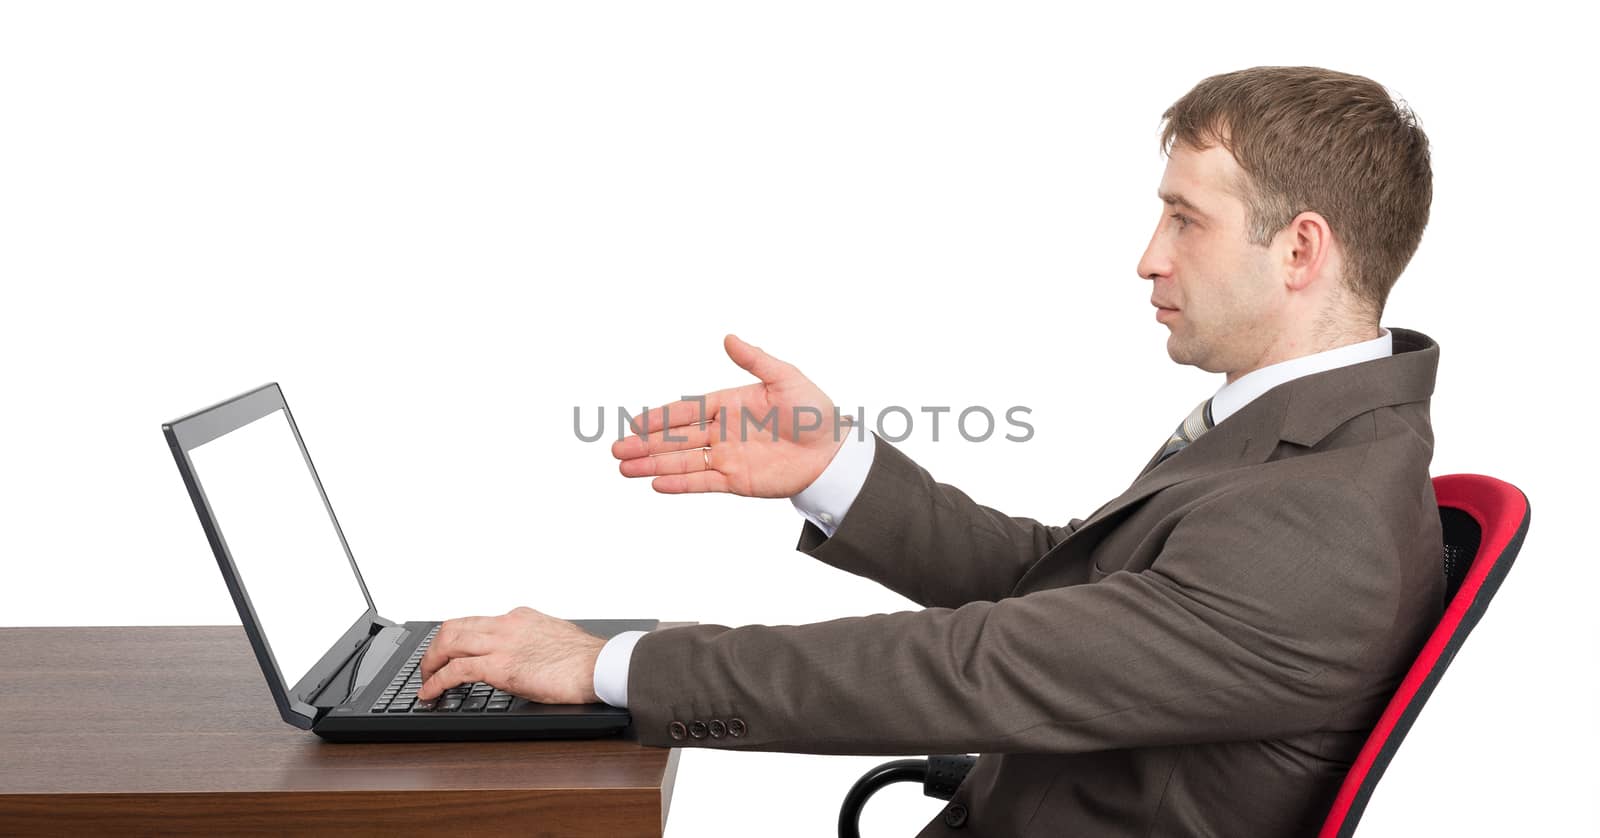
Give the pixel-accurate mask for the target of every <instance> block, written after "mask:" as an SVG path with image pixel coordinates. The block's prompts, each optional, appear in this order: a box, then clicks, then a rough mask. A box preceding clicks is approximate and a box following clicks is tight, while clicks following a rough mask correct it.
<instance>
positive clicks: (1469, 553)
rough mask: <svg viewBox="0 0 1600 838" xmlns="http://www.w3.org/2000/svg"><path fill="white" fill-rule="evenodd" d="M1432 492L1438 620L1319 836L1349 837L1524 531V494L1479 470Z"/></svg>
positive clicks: (1444, 481)
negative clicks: (1440, 587)
mask: <svg viewBox="0 0 1600 838" xmlns="http://www.w3.org/2000/svg"><path fill="white" fill-rule="evenodd" d="M1433 493H1434V496H1435V497H1436V499H1437V500H1438V503H1439V522H1440V524H1442V525H1443V527H1444V574H1445V602H1446V606H1445V611H1444V618H1443V619H1441V620H1440V621H1439V625H1438V626H1437V627H1436V628H1434V630H1433V634H1431V635H1429V637H1428V642H1427V643H1426V644H1425V645H1424V646H1423V647H1422V653H1421V654H1419V655H1418V656H1417V659H1416V661H1415V662H1414V663H1412V664H1411V669H1410V670H1409V671H1407V672H1406V677H1405V680H1403V681H1401V682H1400V688H1399V690H1397V691H1396V692H1395V694H1394V697H1393V698H1391V699H1390V700H1389V705H1388V706H1387V707H1385V708H1384V711H1383V715H1382V716H1380V717H1379V718H1378V724H1377V726H1376V727H1374V728H1373V729H1372V733H1371V734H1370V735H1369V736H1368V737H1367V741H1366V744H1365V745H1363V746H1362V748H1361V753H1360V754H1359V755H1358V756H1357V757H1356V760H1355V763H1354V764H1352V765H1351V766H1350V771H1349V772H1348V773H1347V774H1345V778H1344V783H1343V785H1341V786H1340V787H1339V793H1338V795H1337V796H1336V797H1335V798H1334V801H1333V808H1332V810H1330V811H1329V812H1328V818H1327V820H1326V821H1324V822H1323V824H1322V831H1321V832H1319V833H1318V838H1348V836H1350V835H1352V834H1354V833H1355V829H1356V822H1357V821H1359V820H1360V819H1361V813H1362V811H1363V810H1365V809H1366V806H1367V801H1368V800H1369V799H1371V797H1372V790H1373V789H1374V788H1375V787H1376V786H1377V785H1378V780H1379V778H1381V777H1382V776H1383V772H1384V769H1386V768H1388V767H1389V761H1390V760H1391V759H1393V758H1394V753H1395V751H1396V750H1398V749H1399V747H1400V740H1402V739H1404V738H1405V735H1406V732H1407V731H1409V730H1410V729H1411V723H1412V722H1414V721H1416V718H1417V714H1418V713H1419V712H1421V711H1422V705H1423V704H1424V703H1425V702H1426V701H1427V700H1428V696H1429V695H1431V694H1432V693H1433V688H1434V687H1435V686H1437V685H1438V683H1439V678H1440V677H1441V676H1443V675H1444V670H1445V667H1447V666H1449V665H1450V661H1451V659H1453V658H1454V657H1455V655H1456V650H1458V649H1460V648H1461V643H1462V642H1463V641H1465V640H1466V639H1467V634H1468V633H1469V632H1471V631H1472V627H1473V626H1475V625H1477V624H1478V619H1479V618H1481V617H1482V616H1483V612H1484V610H1485V609H1487V608H1488V607H1489V600H1490V599H1491V598H1492V597H1493V596H1494V594H1495V591H1497V590H1499V588H1500V581H1501V580H1502V579H1504V578H1505V575H1506V571H1508V570H1510V569H1511V563H1512V561H1513V560H1515V559H1516V557H1517V551H1518V550H1519V549H1521V548H1522V539H1523V537H1524V536H1526V535H1527V533H1528V520H1529V518H1530V513H1531V510H1530V508H1529V506H1528V497H1527V495H1524V494H1523V493H1522V490H1520V489H1518V488H1517V487H1516V486H1513V485H1511V484H1510V483H1507V482H1505V481H1503V480H1497V479H1495V478H1493V477H1489V476H1487V475H1483V474H1446V475H1441V476H1439V477H1435V478H1433Z"/></svg>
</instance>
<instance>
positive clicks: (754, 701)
mask: <svg viewBox="0 0 1600 838" xmlns="http://www.w3.org/2000/svg"><path fill="white" fill-rule="evenodd" d="M1163 119H1164V128H1163V132H1162V138H1161V147H1162V150H1163V152H1165V153H1167V154H1168V161H1167V165H1166V171H1165V173H1164V175H1163V177H1162V180H1161V183H1160V186H1159V189H1158V193H1159V196H1160V198H1161V200H1162V202H1163V207H1164V209H1163V213H1162V218H1161V220H1160V222H1159V224H1158V225H1157V227H1156V230H1155V233H1154V235H1152V237H1151V239H1150V243H1149V245H1148V247H1147V248H1146V250H1145V252H1144V255H1143V257H1142V258H1141V259H1140V261H1139V264H1138V272H1139V275H1140V276H1141V277H1142V278H1144V279H1148V280H1150V281H1151V282H1152V286H1151V303H1152V304H1153V305H1154V306H1155V307H1156V312H1155V316H1156V318H1157V319H1158V320H1159V321H1160V322H1162V323H1164V324H1165V325H1166V326H1167V327H1168V329H1169V330H1170V334H1169V337H1168V340H1167V351H1168V354H1169V355H1170V356H1171V357H1172V359H1173V360H1174V361H1176V362H1178V363H1180V364H1189V365H1193V366H1196V367H1199V368H1201V369H1203V370H1207V371H1210V372H1220V373H1225V382H1224V383H1223V385H1222V387H1221V388H1220V389H1219V390H1218V391H1217V392H1216V393H1215V395H1214V396H1213V397H1212V398H1210V399H1207V400H1206V401H1205V402H1202V403H1201V404H1200V405H1199V406H1198V407H1196V408H1195V410H1194V411H1193V412H1192V413H1191V414H1190V415H1189V417H1188V418H1187V419H1185V420H1184V422H1182V423H1181V424H1180V425H1179V427H1178V430H1177V431H1176V432H1175V433H1174V434H1173V435H1172V437H1171V438H1170V439H1169V440H1166V441H1165V442H1163V444H1162V445H1161V446H1159V447H1158V449H1157V450H1156V452H1155V454H1154V456H1152V457H1151V459H1150V462H1149V463H1148V464H1146V466H1145V469H1144V470H1143V471H1142V472H1141V473H1140V475H1139V477H1138V478H1137V479H1136V480H1135V481H1134V482H1133V484H1132V485H1131V486H1130V487H1129V488H1128V490H1127V491H1125V492H1124V493H1123V494H1122V495H1121V496H1119V497H1117V498H1115V499H1113V500H1111V501H1110V502H1108V503H1107V504H1106V505H1104V506H1102V507H1101V508H1100V509H1098V510H1096V511H1095V512H1094V513H1092V514H1091V515H1090V516H1089V517H1088V518H1086V519H1076V518H1075V519H1073V520H1071V521H1069V522H1068V523H1067V524H1066V525H1065V526H1049V525H1045V524H1042V523H1040V522H1038V521H1034V520H1031V519H1028V518H1018V517H1011V516H1007V515H1005V514H1003V513H1001V512H999V511H997V510H994V509H991V508H989V507H986V506H982V505H979V504H977V503H975V502H973V501H972V500H971V499H970V498H968V497H967V496H966V495H965V494H964V493H962V492H961V491H960V490H958V489H956V488H955V487H953V486H949V485H946V484H942V483H937V482H935V481H934V480H933V478H932V477H931V476H930V475H929V473H928V472H927V471H925V470H924V469H923V468H922V467H920V466H918V465H917V464H916V463H914V462H912V461H911V460H910V459H909V458H907V457H906V456H905V455H904V454H903V453H901V452H900V451H899V450H898V449H897V448H895V447H894V446H893V445H891V444H889V443H888V442H886V441H885V440H883V439H882V438H879V437H877V436H876V435H871V436H868V435H865V434H861V435H859V436H858V434H857V433H846V434H844V439H843V440H842V441H841V440H840V439H839V437H838V436H837V435H836V433H835V429H834V427H833V426H832V424H831V423H829V422H823V423H822V425H823V427H821V428H818V429H815V430H806V429H802V428H801V426H800V423H799V422H796V421H794V420H795V419H796V418H800V419H801V420H802V421H803V422H804V421H805V417H807V416H811V415H812V414H804V413H796V411H795V408H813V409H816V410H817V411H819V413H820V415H822V416H829V417H831V416H832V415H834V414H833V403H832V401H830V400H829V399H828V397H827V396H826V395H825V394H824V393H823V392H822V391H821V390H820V389H818V388H817V386H816V385H815V384H813V383H812V382H810V381H809V380H807V379H806V377H805V376H804V375H802V374H801V373H800V371H799V370H797V369H796V368H795V367H794V366H792V365H790V364H787V363H784V362H782V361H779V360H778V359H776V358H774V357H772V356H770V355H768V354H766V353H765V352H763V351H761V350H760V349H758V348H756V347H754V346H751V345H749V344H747V343H745V342H743V341H741V340H739V339H738V338H736V337H734V336H732V335H729V336H728V337H727V338H726V340H725V344H726V349H727V352H728V354H729V356H730V357H731V358H732V359H733V360H734V361H735V362H737V363H738V364H739V365H740V366H741V367H743V368H744V369H746V370H748V371H750V372H751V373H753V374H754V375H755V376H756V377H758V378H759V379H760V382H759V383H756V384H751V385H748V386H745V387H739V388H734V389H729V390H722V391H719V392H716V393H711V394H709V395H708V396H706V397H705V406H704V414H703V415H702V413H701V412H700V409H699V406H698V404H697V403H696V402H695V401H693V400H688V401H682V402H676V403H673V404H670V405H667V406H665V407H664V408H657V409H654V410H650V411H648V412H647V414H646V415H645V416H644V417H642V422H641V425H640V428H641V432H640V434H639V435H636V436H631V437H628V438H626V439H623V440H620V441H618V443H617V444H616V445H614V446H613V449H612V451H613V454H615V456H617V457H618V458H619V459H620V460H621V464H620V468H621V471H622V473H623V474H624V475H626V476H630V477H644V476H653V477H654V480H653V483H652V485H653V486H654V488H655V489H656V490H657V491H660V492H666V493H678V492H708V491H709V492H732V493H734V494H739V495H745V496H749V497H787V498H791V499H792V500H793V501H794V503H795V505H796V507H797V508H798V509H799V510H800V511H801V512H802V513H803V514H804V515H805V517H806V519H807V520H806V522H805V523H803V524H802V531H801V536H800V541H799V544H798V549H800V550H803V551H805V552H806V553H808V554H809V555H812V556H814V557H816V558H818V559H820V560H822V561H824V562H827V563H828V564H831V565H834V566H836V567H839V568H842V569H844V570H847V571H850V572H852V573H857V574H861V575H864V576H867V577H869V578H872V579H875V580H878V581H880V582H882V583H883V584H884V585H886V586H888V587H889V588H892V589H893V590H895V591H898V592H900V593H902V594H904V595H906V596H907V597H910V598H911V599H912V600H914V601H916V602H917V603H919V604H920V605H922V606H924V608H923V610H919V611H904V612H898V613H893V614H875V615H872V616H866V617H854V618H848V619H841V620H831V621H827V622H822V623H815V624H810V625H801V626H781V627H769V626H760V625H754V626H744V627H740V628H728V627H725V626H718V625H697V626H688V627H680V628H674V629H667V630H662V631H656V632H652V633H649V634H644V635H642V636H641V635H639V634H637V633H635V634H631V635H624V636H619V637H617V638H614V639H612V640H610V641H609V642H605V641H601V640H599V639H597V638H593V637H590V636H588V635H586V634H584V633H583V632H581V631H579V630H577V629H576V628H575V627H573V626H572V625H571V624H569V623H565V622H563V621H559V620H555V619H553V618H550V617H547V616H545V615H543V614H540V613H539V612H537V611H533V610H531V609H517V610H515V611H513V612H511V613H509V614H507V615H504V616H501V617H495V618H487V617H475V618H468V619H464V620H452V621H450V622H447V623H445V624H444V627H443V628H441V630H440V632H439V635H438V638H437V640H436V641H435V642H434V645H433V648H432V649H431V650H430V651H429V652H428V653H427V656H426V657H425V658H424V660H423V662H422V668H423V671H424V673H425V675H426V676H429V677H428V680H427V682H426V683H425V685H424V686H423V688H422V691H421V693H420V694H419V695H420V697H423V698H428V697H432V696H434V695H437V694H438V693H439V692H440V691H442V690H443V689H445V688H447V687H449V686H452V685H454V684H457V683H461V682H465V681H473V680H484V681H488V682H489V683H492V684H494V685H496V686H499V687H502V688H505V689H510V690H511V691H513V692H517V693H520V694H522V695H525V696H529V697H531V698H534V699H537V700H540V701H556V702H567V701H570V702H581V701H594V700H597V699H604V700H606V701H608V702H612V703H616V704H619V705H623V706H627V707H628V708H629V709H630V710H631V711H632V713H633V716H634V720H635V724H636V726H637V729H638V731H639V739H640V741H641V742H642V743H644V744H647V745H661V746H701V747H716V748H729V749H736V750H769V751H790V752H799V753H838V754H916V753H966V752H978V753H979V754H980V758H979V759H978V762H977V764H976V766H975V767H974V768H973V771H972V773H971V774H970V775H968V777H967V779H966V780H965V782H964V783H963V784H962V785H961V787H960V788H959V789H958V790H957V791H956V794H955V796H954V798H953V799H952V800H951V802H950V804H949V805H948V806H947V808H946V809H945V811H944V812H943V813H942V814H941V817H939V818H936V819H935V820H934V821H933V822H932V823H930V824H928V826H927V827H926V828H925V829H924V830H923V832H922V833H921V834H922V835H924V836H932V835H945V834H957V832H958V831H961V832H960V834H978V835H1007V836H1009V835H1051V836H1055V835H1093V836H1100V835H1138V836H1149V835H1247V836H1269V835H1305V834H1310V833H1312V832H1314V831H1315V829H1316V827H1317V825H1318V824H1319V823H1320V821H1321V818H1322V816H1323V815H1324V814H1325V812H1326V811H1327V808H1328V806H1329V804H1330V803H1331V801H1332V798H1333V795H1334V793H1335V790H1336V789H1337V786H1338V783H1339V781H1340V778H1341V777H1342V776H1343V774H1344V772H1345V770H1346V769H1347V767H1348V766H1349V763H1350V761H1351V760H1352V758H1353V757H1354V756H1355V754H1356V753H1357V751H1358V750H1359V748H1360V746H1361V743H1362V740H1363V739H1364V737H1365V735H1366V733H1367V731H1368V730H1369V729H1370V728H1371V726H1372V725H1373V723H1374V722H1375V721H1376V719H1377V717H1378V715H1379V713H1380V712H1381V710H1382V707H1383V705H1384V703H1385V702H1386V700H1387V698H1388V696H1389V695H1390V694H1391V693H1392V692H1393V690H1394V688H1395V686H1396V685H1397V683H1398V681H1399V678H1400V676H1401V675H1402V674H1403V672H1404V669H1405V667H1406V666H1407V664H1408V663H1409V661H1410V660H1411V659H1412V658H1413V657H1414V655H1415V653H1416V651H1417V650H1418V649H1419V648H1420V646H1421V644H1422V642H1423V640H1424V638H1425V637H1426V634H1427V632H1428V631H1429V629H1430V628H1431V626H1432V625H1433V624H1434V623H1435V622H1436V621H1437V620H1438V618H1439V616H1440V613H1441V609H1442V605H1443V602H1442V599H1443V587H1444V586H1443V578H1442V572H1441V559H1440V556H1441V551H1442V547H1443V545H1442V538H1441V532H1440V526H1439V519H1438V512H1437V507H1436V504H1435V500H1434V496H1433V489H1432V484H1431V482H1430V478H1429V474H1428V464H1429V461H1430V459H1431V456H1432V445H1433V434H1432V430H1431V426H1430V424H1429V415H1428V403H1429V398H1430V396H1431V394H1432V392H1433V382H1434V374H1435V371H1436V369H1437V364H1438V345H1437V344H1436V343H1435V342H1433V341H1432V340H1431V339H1429V338H1428V337H1427V336H1426V335H1423V334H1420V333H1418V332H1414V331H1410V330H1406V329H1400V328H1393V329H1385V328H1383V327H1381V326H1380V325H1379V317H1380V315H1381V313H1382V311H1383V307H1384V303H1385V301H1386V299H1387V296H1388V293H1389V289H1390V288H1391V287H1392V286H1393V284H1394V282H1395V281H1396V279H1397V278H1398V277H1399V275H1400V273H1401V271H1402V269H1403V268H1404V267H1405V265H1406V263H1407V262H1408V261H1409V260H1410V258H1411V255H1412V254H1413V253H1414V252H1415V250H1416V247H1417V244H1418V242H1419V241H1420V239H1421V235H1422V230H1423V227H1424V226H1425V225H1426V223H1427V217H1428V207H1429V203H1430V200H1431V180H1432V176H1431V170H1430V165H1429V155H1428V148H1427V140H1426V137H1425V136H1424V135H1423V133H1422V131H1421V129H1420V128H1419V127H1418V126H1417V124H1416V122H1415V120H1414V118H1413V117H1412V116H1411V114H1410V113H1409V111H1408V110H1407V109H1406V108H1405V106H1404V105H1401V104H1396V103H1395V102H1393V101H1392V100H1391V99H1390V97H1389V96H1388V94H1387V93H1386V92H1385V91H1384V89H1383V88H1382V87H1381V86H1379V85H1377V84H1376V83H1374V82H1372V81H1371V80H1369V79H1366V78H1362V77H1360V76H1353V75H1348V74H1343V73H1336V72H1331V71H1327V70H1322V69H1318V68H1311V67H1257V68H1253V69H1249V70H1243V71H1239V72H1235V73H1228V74H1224V75H1220V76H1214V77H1211V78H1208V79H1206V80H1204V81H1202V82H1201V83H1200V84H1199V85H1197V86H1196V87H1195V89H1194V90H1192V91H1190V92H1189V93H1188V94H1187V95H1185V96H1184V97H1183V98H1182V99H1180V100H1179V101H1178V102H1177V103H1175V104H1174V105H1173V106H1172V107H1171V108H1169V109H1168V110H1167V111H1166V113H1165V114H1164V116H1163ZM772 408H776V409H777V415H778V417H779V418H780V429H779V430H780V433H779V438H778V439H777V440H776V441H774V440H773V439H772V437H771V433H770V431H765V432H756V433H751V434H749V435H748V438H746V439H741V438H740V435H739V434H737V433H734V432H733V430H734V429H733V428H730V429H729V433H727V434H726V435H725V436H726V439H724V438H723V437H724V434H722V433H721V426H722V424H723V423H724V422H733V421H735V419H736V418H737V417H740V416H742V415H743V410H745V409H748V410H749V412H750V414H751V415H753V416H756V417H763V416H766V415H767V413H768V411H769V410H770V409H772ZM718 417H723V418H718ZM805 424H816V423H815V422H814V421H810V422H805ZM962 830H964V831H962Z"/></svg>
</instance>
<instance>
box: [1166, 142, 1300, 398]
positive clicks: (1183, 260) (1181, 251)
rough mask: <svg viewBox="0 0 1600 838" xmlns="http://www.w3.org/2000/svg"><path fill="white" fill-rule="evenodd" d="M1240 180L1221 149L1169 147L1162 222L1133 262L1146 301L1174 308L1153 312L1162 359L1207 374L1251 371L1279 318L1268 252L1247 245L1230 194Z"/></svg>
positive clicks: (1237, 204)
mask: <svg viewBox="0 0 1600 838" xmlns="http://www.w3.org/2000/svg"><path fill="white" fill-rule="evenodd" d="M1241 175H1242V171H1241V170H1240V168H1239V164H1238V163H1237V162H1236V161H1235V160H1234V159H1233V155H1232V154H1230V153H1229V152H1228V150H1227V149H1226V148H1223V147H1222V146H1221V145H1213V146H1212V147H1211V148H1208V149H1206V150H1205V151H1195V150H1194V149H1192V148H1190V147H1188V146H1186V145H1183V144H1182V143H1176V144H1174V145H1173V148H1172V154H1171V155H1170V156H1169V157H1168V158H1167V168H1166V172H1165V173H1164V174H1163V176H1162V178H1161V184H1160V188H1159V190H1158V191H1159V194H1160V195H1161V196H1163V198H1164V200H1163V201H1162V213H1161V219H1160V222H1159V223H1158V224H1157V225H1156V231H1155V234H1154V235H1152V236H1151V237H1150V244H1149V246H1148V247H1146V248H1145V251H1144V256H1143V257H1141V258H1140V259H1139V267H1138V270H1139V276H1141V277H1143V278H1145V279H1150V280H1152V282H1153V285H1152V287H1151V291H1150V298H1151V300H1152V301H1153V302H1154V303H1155V304H1156V305H1158V306H1165V307H1170V308H1173V309H1176V310H1173V311H1157V310H1156V309H1152V311H1154V312H1155V313H1156V316H1157V318H1158V319H1159V320H1160V321H1161V322H1162V323H1164V324H1165V325H1166V327H1167V328H1168V330H1169V331H1170V334H1169V335H1168V337H1167V354H1168V355H1170V356H1171V357H1172V360H1173V361H1175V362H1177V363H1180V364H1191V365H1193V366H1197V367H1199V368H1201V369H1203V370H1206V371H1208V372H1228V373H1232V372H1235V371H1241V372H1242V371H1247V370H1250V369H1254V368H1255V367H1256V366H1257V362H1258V361H1259V360H1260V359H1261V357H1262V355H1263V354H1264V353H1265V352H1266V351H1267V349H1268V347H1270V346H1272V345H1273V344H1274V343H1275V342H1276V340H1277V338H1278V334H1277V332H1278V324H1279V323H1280V322H1281V319H1282V318H1281V305H1282V300H1283V292H1284V289H1283V286H1282V283H1281V282H1280V281H1279V277H1278V275H1277V271H1274V270H1273V269H1272V262H1273V260H1272V250H1271V249H1270V248H1267V247H1258V246H1256V245H1253V244H1250V243H1249V241H1247V239H1246V236H1247V219H1246V215H1245V206H1244V202H1243V201H1241V200H1240V199H1239V198H1237V197H1235V195H1234V194H1233V192H1232V191H1230V189H1229V186H1230V184H1233V183H1235V182H1236V181H1235V179H1236V178H1238V177H1240V176H1241ZM1185 202H1186V203H1185ZM1229 380H1230V381H1231V380H1232V377H1231V376H1230V378H1229Z"/></svg>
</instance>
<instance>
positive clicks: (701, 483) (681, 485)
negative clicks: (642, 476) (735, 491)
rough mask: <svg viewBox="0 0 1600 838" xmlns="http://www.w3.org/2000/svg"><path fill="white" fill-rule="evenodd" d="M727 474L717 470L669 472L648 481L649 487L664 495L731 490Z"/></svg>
mask: <svg viewBox="0 0 1600 838" xmlns="http://www.w3.org/2000/svg"><path fill="white" fill-rule="evenodd" d="M731 485H732V484H730V483H729V482H728V477H727V475H724V474H723V473H722V472H719V471H692V472H689V473H688V474H669V475H667V476H665V477H657V478H656V479H654V480H652V481H650V488H652V489H655V490H656V491H658V492H660V493H662V494H664V495H680V494H687V493H690V492H731V491H732V489H731V488H730V486H731Z"/></svg>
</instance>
